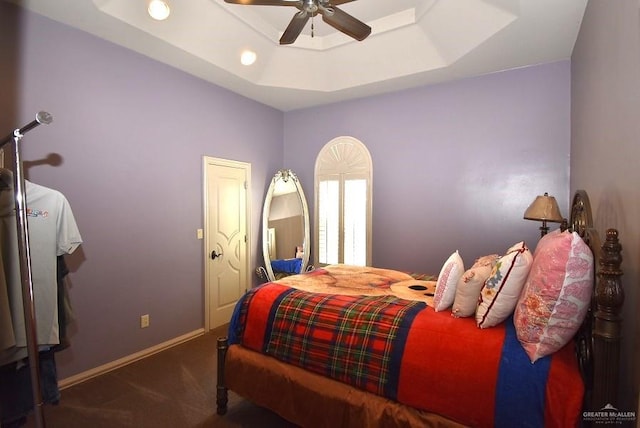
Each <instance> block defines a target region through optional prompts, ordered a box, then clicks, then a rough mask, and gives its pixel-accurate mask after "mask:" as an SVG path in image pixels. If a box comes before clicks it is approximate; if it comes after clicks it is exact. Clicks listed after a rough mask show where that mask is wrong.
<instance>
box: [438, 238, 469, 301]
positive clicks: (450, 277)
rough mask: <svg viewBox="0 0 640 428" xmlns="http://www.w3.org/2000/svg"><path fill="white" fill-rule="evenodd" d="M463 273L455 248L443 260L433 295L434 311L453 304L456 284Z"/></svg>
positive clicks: (460, 259)
mask: <svg viewBox="0 0 640 428" xmlns="http://www.w3.org/2000/svg"><path fill="white" fill-rule="evenodd" d="M463 273H464V263H463V262H462V257H460V254H458V251H457V250H456V252H454V253H453V254H451V255H450V256H449V258H448V259H447V261H445V262H444V264H443V265H442V269H440V274H439V275H438V281H437V282H436V292H435V295H434V296H433V307H434V309H435V310H436V312H439V311H444V310H445V309H448V308H450V307H451V305H453V300H454V299H455V297H456V285H457V284H458V280H459V279H460V277H461V276H462V274H463Z"/></svg>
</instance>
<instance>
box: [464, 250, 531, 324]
mask: <svg viewBox="0 0 640 428" xmlns="http://www.w3.org/2000/svg"><path fill="white" fill-rule="evenodd" d="M532 262H533V256H532V255H531V251H529V248H527V245H526V244H525V243H524V241H522V242H519V243H517V244H515V245H514V246H512V247H511V248H509V249H508V250H507V253H506V254H505V255H504V256H502V257H500V259H499V260H498V261H497V263H496V265H495V266H494V268H493V270H492V272H491V276H490V277H489V278H488V279H487V280H486V281H485V283H484V286H483V287H482V291H481V292H480V299H479V302H478V307H477V308H476V323H477V324H478V327H480V328H487V327H493V326H495V325H498V324H500V323H501V322H502V321H504V320H505V319H507V317H509V315H511V314H512V313H513V310H514V309H515V307H516V304H517V303H518V299H519V297H520V293H521V291H522V288H523V287H524V283H525V281H526V279H527V275H528V274H529V270H530V269H531V264H532Z"/></svg>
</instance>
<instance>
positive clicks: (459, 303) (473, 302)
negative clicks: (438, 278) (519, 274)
mask: <svg viewBox="0 0 640 428" xmlns="http://www.w3.org/2000/svg"><path fill="white" fill-rule="evenodd" d="M499 258H500V256H498V255H497V254H491V255H489V256H484V257H480V258H479V259H478V260H476V262H475V263H474V264H473V266H471V268H470V269H468V270H467V271H466V272H465V273H463V274H462V276H461V277H460V279H459V280H458V284H457V285H456V296H455V299H454V300H453V308H452V309H451V315H453V316H454V317H456V318H462V317H470V316H472V315H473V314H475V313H476V307H477V306H478V298H479V297H480V290H482V286H483V285H484V282H485V281H486V280H487V278H489V276H490V275H491V271H492V270H493V267H494V266H495V264H496V261H498V259H499Z"/></svg>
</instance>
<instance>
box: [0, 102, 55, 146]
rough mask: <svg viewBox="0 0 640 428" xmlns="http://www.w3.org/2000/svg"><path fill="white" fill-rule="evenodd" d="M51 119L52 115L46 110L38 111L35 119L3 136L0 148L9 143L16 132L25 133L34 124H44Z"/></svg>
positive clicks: (33, 126)
mask: <svg viewBox="0 0 640 428" xmlns="http://www.w3.org/2000/svg"><path fill="white" fill-rule="evenodd" d="M52 120H53V116H51V115H50V114H49V113H47V112H46V111H40V112H38V114H36V118H35V120H33V121H31V122H29V123H27V124H26V125H25V126H23V127H22V128H19V129H16V130H15V131H13V133H12V134H10V135H7V136H6V137H4V138H3V139H2V141H0V149H1V148H2V147H3V146H4V145H5V144H7V143H10V142H11V141H13V140H14V136H15V135H16V133H18V134H19V135H24V134H26V133H27V132H29V131H31V130H32V129H33V128H35V127H36V126H38V125H40V124H45V125H48V124H50V123H51V121H52Z"/></svg>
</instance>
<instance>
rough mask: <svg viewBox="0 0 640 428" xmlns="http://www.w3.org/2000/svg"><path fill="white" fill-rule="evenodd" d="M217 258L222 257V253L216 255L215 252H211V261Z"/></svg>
mask: <svg viewBox="0 0 640 428" xmlns="http://www.w3.org/2000/svg"><path fill="white" fill-rule="evenodd" d="M218 257H222V253H220V254H218V253H216V250H213V251H212V252H211V260H215V259H216V258H218Z"/></svg>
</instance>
